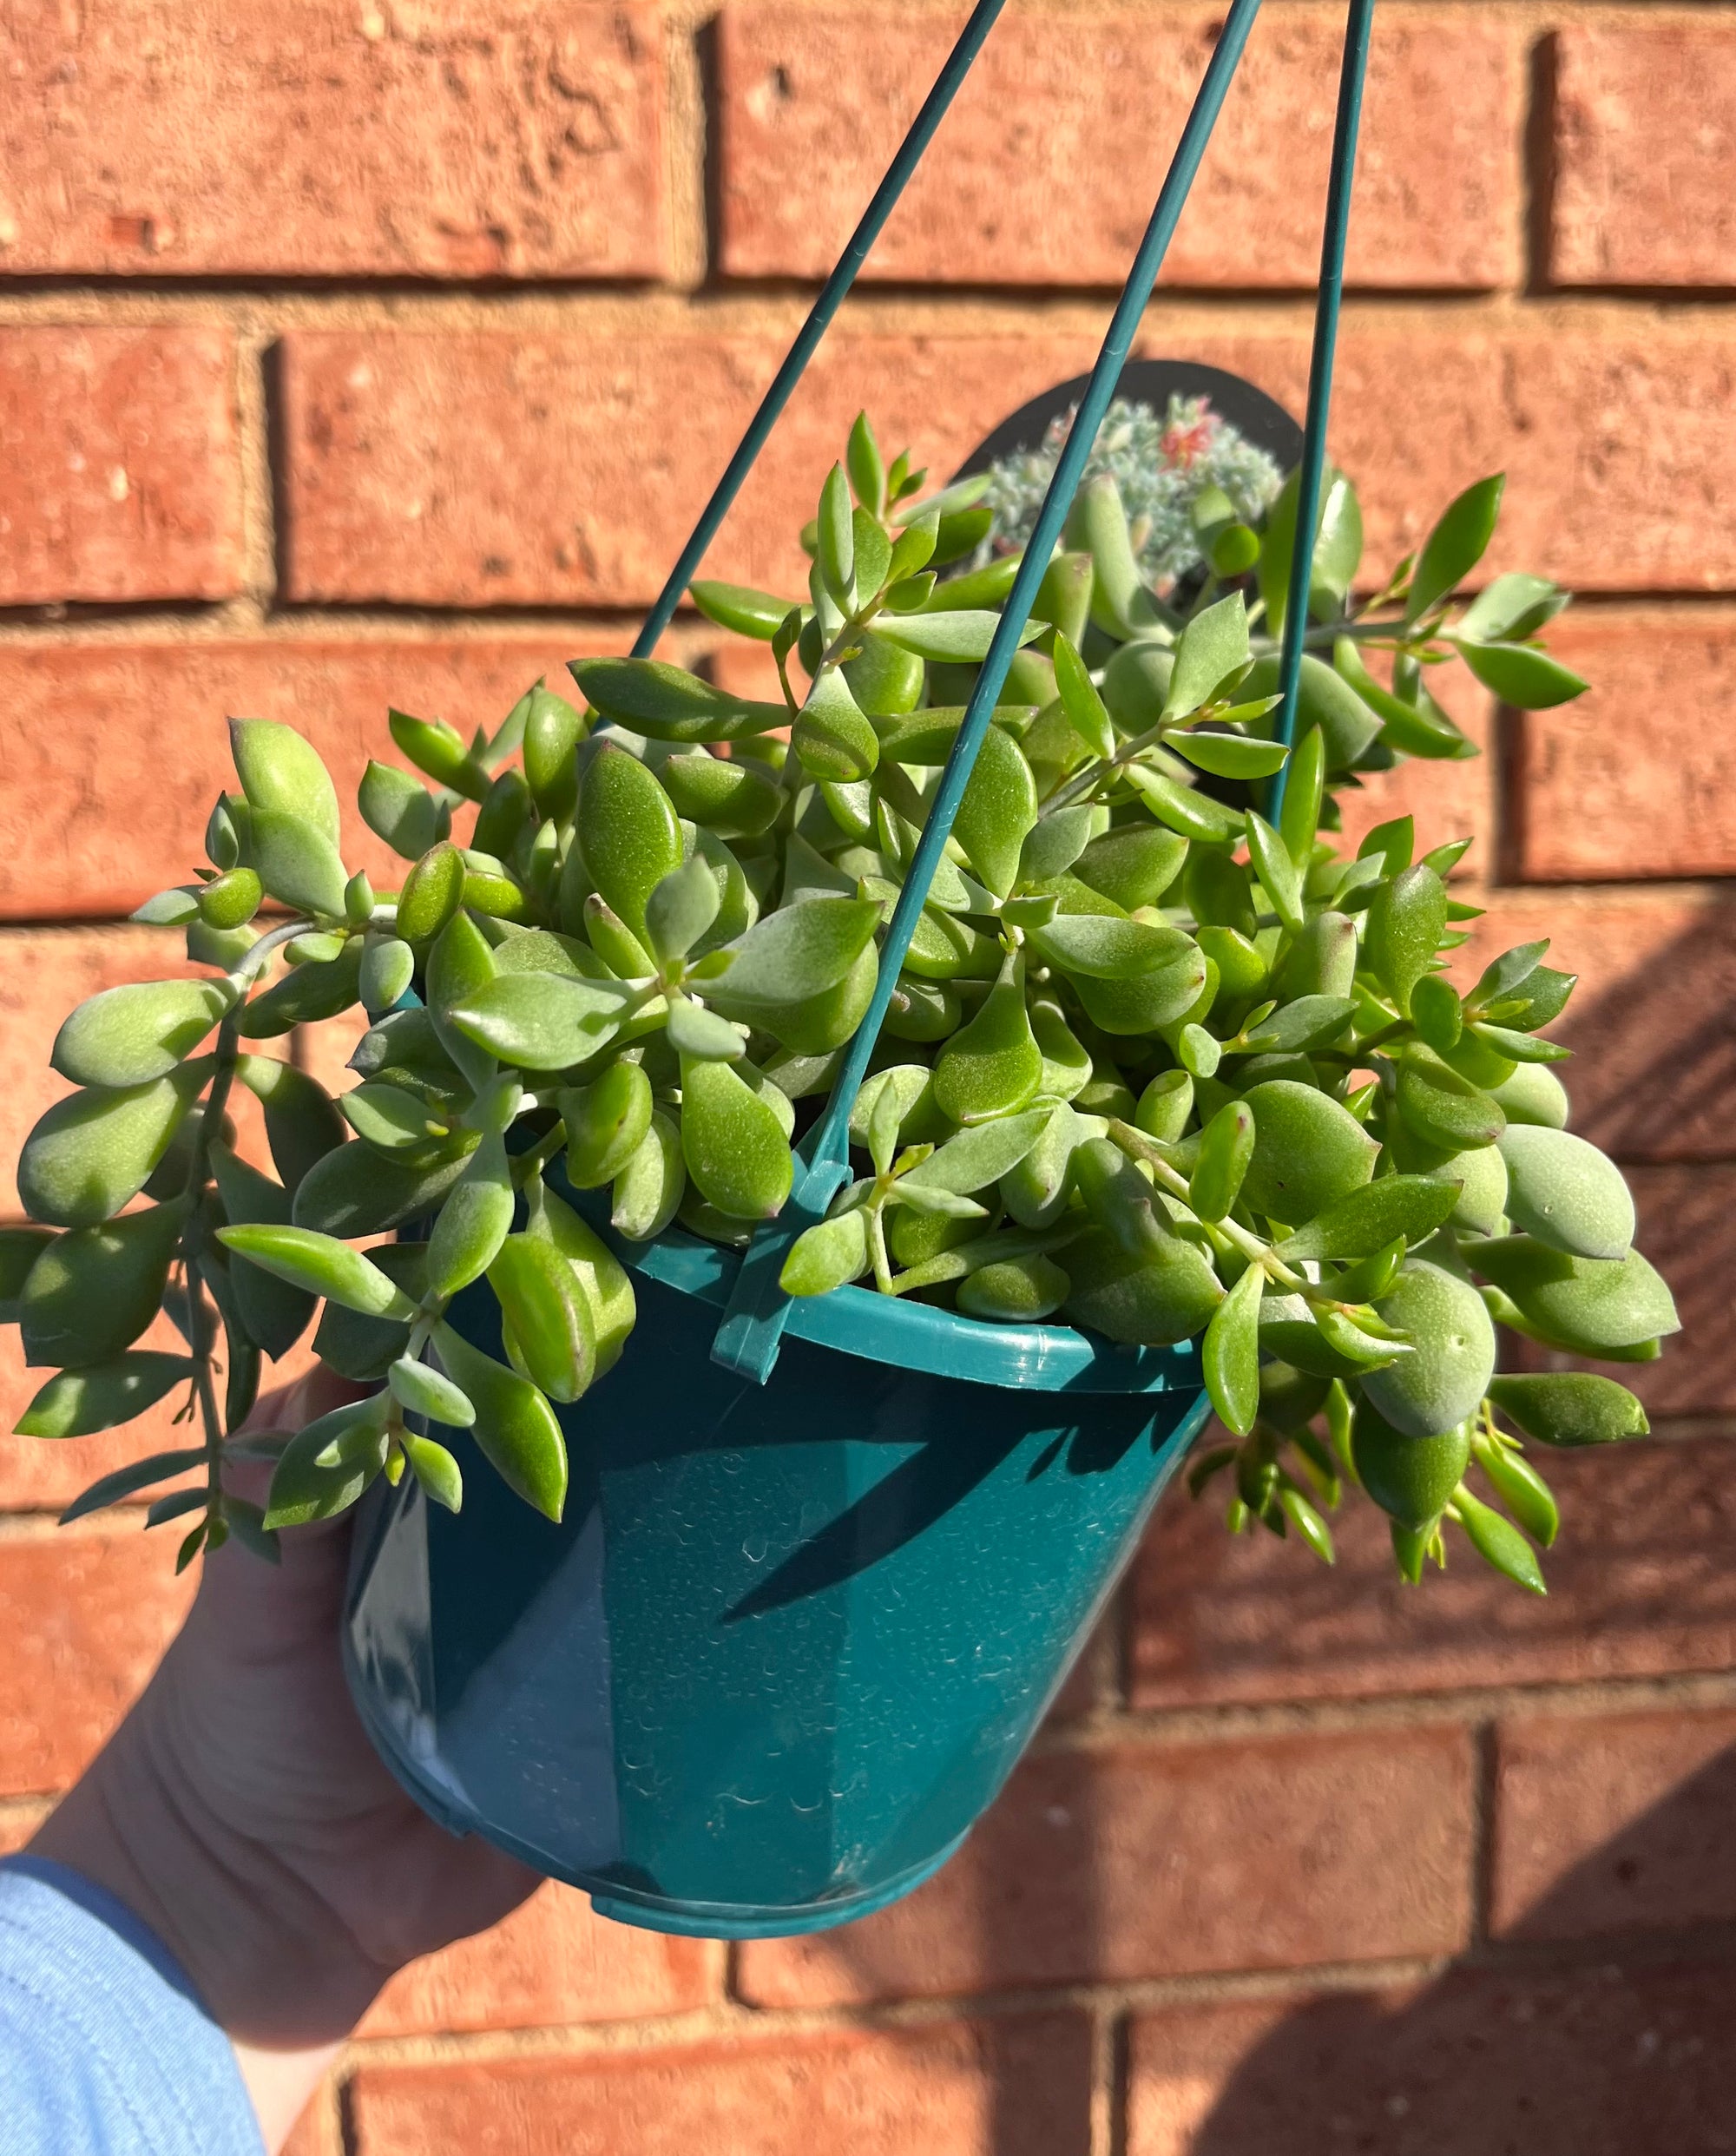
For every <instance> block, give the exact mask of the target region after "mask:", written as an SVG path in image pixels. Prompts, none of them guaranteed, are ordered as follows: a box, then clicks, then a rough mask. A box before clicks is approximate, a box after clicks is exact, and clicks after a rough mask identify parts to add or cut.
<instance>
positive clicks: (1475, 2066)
mask: <svg viewBox="0 0 1736 2156" xmlns="http://www.w3.org/2000/svg"><path fill="white" fill-rule="evenodd" d="M1733 2011H1736V1972H1733V1970H1732V1968H1731V1966H1730V1964H1729V1963H1728V1962H1723V1961H1711V1962H1703V1963H1685V1964H1682V1965H1680V1966H1675V1967H1672V1968H1668V1969H1660V1968H1649V1967H1645V1966H1639V1965H1636V1966H1634V1967H1632V1968H1622V1967H1619V1966H1612V1965H1610V1964H1609V1963H1608V1962H1605V1961H1600V1962H1598V1963H1597V1964H1596V1965H1595V1966H1592V1967H1588V1968H1585V1969H1572V1970H1568V1971H1566V1972H1564V1973H1562V1974H1553V1973H1549V1972H1536V1973H1532V1972H1528V1971H1525V1970H1510V1971H1498V1970H1486V1971H1476V1972H1470V1971H1466V1972H1458V1973H1455V1974H1453V1975H1449V1976H1447V1977H1445V1978H1443V1980H1442V1981H1440V1982H1437V1983H1433V1984H1430V1985H1428V1986H1427V1987H1425V1988H1418V1989H1415V1990H1407V1991H1393V1992H1385V1993H1376V1994H1358V1993H1338V1994H1336V1995H1331V1994H1329V1995H1324V1996H1320V1997H1317V1998H1313V1999H1310V2000H1307V2001H1305V2002H1302V2003H1300V2004H1297V2003H1294V2002H1275V2001H1273V2002H1268V2001H1259V2002H1235V2003H1233V2004H1219V2005H1201V2006H1182V2007H1177V2008H1172V2009H1171V2010H1169V2011H1168V2012H1166V2013H1161V2014H1153V2015H1145V2016H1142V2017H1141V2018H1140V2019H1139V2020H1138V2021H1135V2022H1134V2028H1133V2037H1132V2045H1131V2059H1130V2062H1129V2076H1128V2079H1129V2091H1128V2142H1127V2146H1128V2156H1272V2153H1273V2152H1274V2151H1276V2150H1280V2149H1281V2150H1282V2151H1283V2153H1284V2156H1347V2152H1350V2151H1362V2150H1366V2151H1369V2152H1378V2156H1519V2153H1520V2152H1523V2156H1642V2152H1650V2151H1653V2150H1658V2151H1662V2150H1667V2149H1683V2150H1686V2149H1694V2150H1706V2151H1711V2150H1713V2149H1720V2148H1727V2147H1729V2146H1730V2144H1731V2136H1730V2121H1731V2119H1732V2116H1733V2113H1736V2067H1733V2064H1732V2053H1731V2048H1730V2044H1729V2038H1728V2033H1729V2023H1730V2016H1731V2015H1732V2013H1733Z"/></svg>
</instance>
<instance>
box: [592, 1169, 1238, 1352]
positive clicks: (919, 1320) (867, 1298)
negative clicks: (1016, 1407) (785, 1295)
mask: <svg viewBox="0 0 1736 2156" xmlns="http://www.w3.org/2000/svg"><path fill="white" fill-rule="evenodd" d="M556 1178H557V1179H558V1181H559V1183H560V1185H561V1186H562V1190H563V1193H564V1194H567V1195H569V1197H570V1200H571V1202H572V1203H573V1204H574V1205H575V1206H576V1207H577V1208H578V1210H579V1211H580V1212H581V1213H582V1214H583V1215H584V1217H585V1219H586V1220H587V1222H588V1223H589V1226H591V1227H592V1228H593V1229H594V1230H595V1232H596V1233H597V1234H599V1235H600V1236H602V1239H603V1240H604V1242H606V1243H607V1244H608V1247H609V1249H610V1250H611V1251H612V1252H614V1254H615V1257H616V1258H617V1259H619V1260H620V1261H621V1264H622V1265H625V1266H626V1267H627V1268H628V1271H629V1272H638V1273H642V1274H643V1275H644V1276H645V1277H646V1278H648V1279H652V1280H657V1281H661V1283H662V1285H664V1286H666V1287H671V1288H674V1290H675V1291H676V1292H677V1293H679V1294H682V1295H686V1296H689V1297H691V1298H693V1299H694V1301H695V1302H699V1303H705V1304H708V1305H712V1306H713V1307H714V1308H716V1309H718V1310H723V1309H725V1308H726V1307H727V1305H728V1302H729V1298H730V1293H731V1291H732V1289H733V1287H734V1285H735V1275H736V1272H737V1270H738V1269H739V1267H740V1263H741V1259H740V1253H739V1252H735V1251H733V1250H726V1249H724V1248H723V1247H722V1246H720V1245H719V1244H716V1243H709V1242H707V1241H706V1240H705V1239H703V1238H702V1237H700V1236H697V1235H693V1234H690V1233H689V1232H687V1229H685V1228H683V1227H681V1226H679V1225H675V1224H672V1225H671V1226H668V1227H667V1228H665V1229H664V1230H663V1232H662V1233H661V1234H660V1235H654V1236H653V1237H652V1238H651V1239H650V1240H649V1241H648V1242H643V1243H635V1242H629V1241H628V1239H627V1238H626V1237H625V1236H622V1235H621V1234H619V1233H618V1232H616V1230H615V1227H614V1226H612V1225H611V1223H610V1221H609V1218H608V1193H607V1192H606V1191H603V1190H598V1191H592V1192H586V1191H573V1190H571V1187H570V1186H569V1185H568V1184H567V1183H566V1179H565V1178H564V1176H560V1175H559V1171H558V1169H557V1170H556ZM787 1330H788V1331H790V1332H791V1333H792V1334H793V1335H794V1336H795V1337H796V1338H798V1339H803V1340H807V1341H809V1342H811V1343H812V1344H813V1345H814V1346H816V1347H825V1348H831V1349H832V1350H834V1351H836V1352H837V1353H838V1354H842V1355H855V1356H859V1357H863V1358H864V1359H865V1360H866V1361H869V1362H875V1363H887V1364H892V1365H893V1366H894V1367H895V1368H898V1369H904V1370H912V1371H925V1372H927V1373H928V1374H929V1375H930V1376H932V1377H953V1378H962V1379H963V1380H964V1381H965V1382H967V1383H970V1384H984V1385H999V1386H1004V1387H1008V1388H1010V1389H1012V1390H1020V1391H1034V1392H1082V1393H1106V1392H1110V1393H1115V1392H1119V1393H1125V1392H1195V1391H1198V1390H1200V1386H1201V1385H1202V1384H1204V1382H1205V1381H1204V1378H1203V1377H1202V1376H1201V1372H1200V1351H1199V1349H1198V1347H1197V1345H1195V1344H1193V1343H1192V1342H1188V1341H1182V1342H1180V1343H1179V1344H1177V1345H1175V1346H1174V1347H1136V1346H1130V1345H1123V1344H1121V1343H1120V1342H1118V1341H1115V1340H1110V1339H1107V1338H1104V1337H1103V1336H1102V1335H1101V1334H1097V1333H1088V1332H1084V1331H1080V1330H1079V1329H1078V1328H1077V1327H1075V1326H1073V1325H1052V1324H991V1323H990V1321H988V1320H987V1319H985V1318H967V1317H964V1316H962V1315H961V1314H960V1313H959V1312H958V1311H950V1310H939V1309H937V1308H936V1307H935V1305H933V1304H931V1303H912V1302H906V1301H905V1300H904V1298H903V1297H902V1296H897V1295H883V1294H881V1293H880V1292H879V1290H878V1288H865V1287H856V1286H848V1287H839V1288H833V1289H832V1291H831V1292H829V1293H828V1294H825V1295H809V1296H798V1297H795V1298H792V1301H791V1304H790V1316H789V1321H788V1325H787Z"/></svg>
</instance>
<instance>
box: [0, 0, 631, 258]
mask: <svg viewBox="0 0 1736 2156" xmlns="http://www.w3.org/2000/svg"><path fill="white" fill-rule="evenodd" d="M72 21H73V23H75V24H76V27H73V28H70V29H69V27H68V23H67V21H66V19H64V18H63V17H62V15H61V14H60V13H59V12H58V11H57V10H53V9H44V8H36V9H29V10H22V11H21V10H14V11H13V13H12V15H11V16H10V19H9V21H8V23H7V25H6V30H5V31H4V33H3V34H0V60H3V62H4V64H5V67H6V71H7V74H8V77H9V80H10V85H11V89H12V95H11V97H10V101H9V106H8V115H9V116H7V117H4V118H0V165H3V167H4V169H5V172H6V200H5V203H4V205H3V211H4V221H3V224H0V271H3V272H10V273H15V274H16V273H41V272H44V271H54V272H62V273H64V272H72V273H95V272H102V273H113V272H116V271H120V272H131V273H135V274H138V273H144V274H148V275H151V276H158V277H161V276H187V275H194V276H201V275H212V274H220V275H232V276H233V275H242V274H246V273H253V274H258V275H267V276H276V277H305V276H350V277H374V276H389V277H654V276H657V275H659V274H660V273H661V271H662V270H663V268H664V266H665V257H664V250H663V238H662V222H663V213H662V191H663V156H662V144H661V110H662V103H663V71H662V59H661V39H660V33H659V28H658V19H657V14H656V10H654V9H653V8H650V7H645V6H634V5H626V6H619V7H615V6H610V7H602V6H584V5H580V6H577V7H569V8H556V7H555V6H553V5H551V4H549V0H517V3H516V4H511V5H509V6H507V7H503V8H502V7H483V6H480V5H478V4H476V0H457V3H456V4H453V3H451V0H448V4H445V5H443V6H440V7H430V6H427V5H425V4H423V3H422V0H411V4H409V5H404V4H390V5H384V6H381V7H380V8H378V9H373V8H363V9H359V10H358V9H355V8H350V7H345V6H342V5H339V4H335V3H334V0H313V4H311V5H307V6H303V7H299V8H298V9H297V10H295V13H294V16H293V20H291V21H289V22H286V19H285V17H284V16H283V14H282V12H281V10H278V9H275V8H273V7H272V6H270V5H269V4H267V0H241V4H233V3H230V4H225V5H222V6H216V5H214V4H212V3H211V0H144V4H142V5H136V6H135V5H128V6H121V5H119V4H116V0H98V4H95V5H93V6H88V7H85V8H82V9H81V10H79V11H78V13H77V15H76V16H75V17H74V18H72Z"/></svg>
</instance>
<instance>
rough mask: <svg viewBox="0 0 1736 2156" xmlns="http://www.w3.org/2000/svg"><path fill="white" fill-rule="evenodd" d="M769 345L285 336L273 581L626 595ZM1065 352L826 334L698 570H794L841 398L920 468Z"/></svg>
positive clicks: (740, 416) (1025, 392)
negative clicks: (278, 534) (279, 537)
mask: <svg viewBox="0 0 1736 2156" xmlns="http://www.w3.org/2000/svg"><path fill="white" fill-rule="evenodd" d="M780 352H781V346H780V345H779V342H778V341H777V340H775V339H766V338H763V337H736V338H724V337H716V336H708V335H693V334H690V333H681V332H677V333H674V334H672V335H668V336H664V337H658V338H655V339H648V338H646V337H645V336H643V335H635V336H631V337H613V336H608V337H575V336H573V335H571V334H569V333H564V332H563V333H560V334H550V335H549V336H546V337H529V336H516V335H502V334H497V333H488V334H470V335H463V336H452V337H444V336H436V335H429V334H424V333H410V334H404V333H401V332H345V331H332V332H320V331H312V332H292V333H291V335H289V336H288V337H287V338H286V339H285V340H284V364H283V384H284V417H285V430H286V442H287V450H288V456H287V478H286V500H287V507H288V512H289V529H290V544H289V549H288V562H287V578H286V581H287V587H288V589H289V590H290V592H291V593H292V595H293V596H294V597H296V598H298V599H306V600H316V599H320V598H329V599H354V598H360V597H364V596H366V597H372V598H379V599H391V600H404V601H434V602H436V603H443V604H444V603H453V604H466V603H473V602H478V601H480V602H481V603H483V604H493V605H510V604H515V603H533V604H534V603H543V602H551V601H560V602H563V603H567V604H571V605H591V604H599V605H615V604H630V603H635V602H637V601H649V600H650V599H652V598H653V597H654V596H655V595H656V592H657V590H658V588H659V587H660V586H661V582H662V580H663V577H664V575H666V573H667V569H668V568H669V565H670V563H671V562H672V561H673V560H674V555H675V554H676V552H677V550H678V549H679V547H680V545H681V541H682V540H683V539H684V538H685V537H686V536H687V531H688V529H689V528H690V527H691V525H692V523H693V521H694V518H695V517H696V516H698V515H699V512H700V509H701V508H702V507H703V506H704V503H705V498H706V496H707V493H708V492H709V491H710V489H711V487H712V486H713V483H715V481H716V479H717V477H718V475H719V473H720V472H721V470H722V469H723V466H724V463H725V462H726V460H727V457H728V455H729V452H730V450H731V449H732V448H733V446H734V444H735V441H736V438H737V437H738V435H739V434H740V431H741V430H742V428H743V427H744V426H745V425H746V423H747V420H748V417H749V416H750V415H751V413H752V411H753V406H754V404H755V403H756V402H757V400H758V398H759V394H760V392H761V391H763V390H764V388H765V386H766V383H767V382H768V381H769V380H770V379H771V377H772V375H773V371H775V369H776V366H777V364H778V360H779V356H780ZM1088 358H1089V346H1088V344H1086V343H1085V342H1083V341H1081V340H1074V341H1072V342H1068V343H1062V344H1060V345H1055V344H1052V343H1050V342H1049V340H1047V339H1031V340H1029V342H1021V343H1019V344H1010V343H1009V342H1007V341H1006V340H1002V339H996V340H990V341H986V342H984V343H983V344H980V345H979V344H976V343H974V342H973V343H970V344H969V345H963V346H961V345H960V344H959V343H958V342H957V340H954V339H932V340H911V339H887V340H875V341H870V340H858V339H848V340H839V341H838V342H836V343H834V344H832V345H828V346H827V347H826V348H825V349H824V350H823V351H822V352H821V353H820V354H819V358H817V359H816V360H815V362H814V364H813V365H812V368H810V370H809V372H808V376H807V378H806V380H805V382H804V385H803V387H802V389H801V390H800V391H799V392H798V394H797V397H796V398H795V399H794V401H793V403H792V408H791V410H790V411H789V413H788V415H787V416H786V418H785V420H784V421H783V423H782V424H780V426H779V430H778V432H777V434H776V435H775V436H774V437H773V441H772V444H771V446H770V447H769V449H768V450H767V451H766V455H765V456H764V457H762V458H761V460H760V463H759V467H758V468H757V470H756V471H755V473H754V475H753V478H752V479H751V480H750V481H749V483H748V485H747V487H746V490H744V493H743V496H742V503H741V507H740V510H739V511H738V512H737V515H736V516H735V517H734V518H733V520H732V523H731V525H730V527H729V529H728V532H727V536H726V538H725V540H724V542H723V544H722V545H721V547H720V549H718V555H717V560H716V562H713V563H711V564H709V567H710V568H711V570H712V573H713V574H717V575H736V576H745V577H746V578H748V579H750V580H751V581H753V582H761V583H766V584H776V583H777V582H779V581H782V582H784V583H785V584H786V586H787V588H789V589H791V590H792V592H799V591H800V590H801V589H803V588H805V587H806V569H805V566H803V565H802V556H801V555H800V553H799V549H797V548H796V547H795V543H794V542H795V535H796V533H797V531H798V530H799V529H800V527H801V524H802V523H803V522H804V521H805V520H806V517H807V516H811V515H812V498H813V497H815V496H817V495H818V491H819V482H820V480H821V479H823V478H824V477H825V471H826V469H827V467H828V466H829V465H830V464H831V463H832V461H833V459H834V458H835V457H837V456H838V453H839V450H840V448H841V445H842V444H843V441H844V437H845V433H846V432H847V431H848V429H849V425H850V421H851V418H852V415H853V413H854V411H855V410H856V408H857V406H858V404H861V403H863V402H864V401H865V400H866V401H868V402H871V403H872V404H873V405H874V408H875V416H876V424H877V425H879V426H880V428H881V431H882V433H883V434H884V436H885V437H886V438H887V439H888V440H890V439H891V437H894V436H896V437H898V439H899V440H900V441H903V440H904V439H905V438H906V437H908V438H910V439H911V440H912V441H917V437H918V435H920V436H921V437H922V438H921V440H919V441H917V446H918V448H919V450H921V451H922V453H923V454H924V455H928V454H929V453H930V450H932V451H933V452H934V453H935V458H936V463H937V467H938V466H940V465H944V464H945V463H947V459H948V456H949V454H950V457H951V458H952V461H954V462H956V461H957V458H958V457H962V456H963V454H964V453H965V452H966V451H967V450H969V449H970V447H971V445H972V444H973V443H975V442H976V440H978V439H979V438H980V437H982V436H983V434H985V433H986V432H987V431H988V430H989V428H990V426H992V425H993V424H994V423H995V421H996V419H997V418H998V417H1000V416H1001V415H1002V414H1003V412H1005V411H1009V410H1010V409H1012V407H1013V406H1015V405H1016V404H1019V403H1020V402H1021V401H1023V399H1024V398H1027V397H1029V396H1032V395H1034V394H1035V393H1036V391H1039V390H1041V389H1042V387H1043V386H1044V385H1046V384H1047V383H1049V382H1051V381H1054V380H1056V379H1058V378H1062V377H1064V376H1065V375H1066V374H1067V373H1069V371H1074V370H1075V368H1076V367H1077V366H1079V365H1084V364H1086V362H1087V361H1088ZM461 385H462V386H461ZM455 396H456V397H461V398H462V399H463V407H464V421H463V425H462V427H458V428H455V427H454V426H453V424H452V422H453V421H454V419H455V418H457V416H458V415H457V412H455V411H453V409H452V405H451V399H452V398H454V397H455ZM943 430H944V431H943ZM937 431H939V432H940V440H939V441H938V442H936V441H935V440H934V437H935V435H936V434H937Z"/></svg>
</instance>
